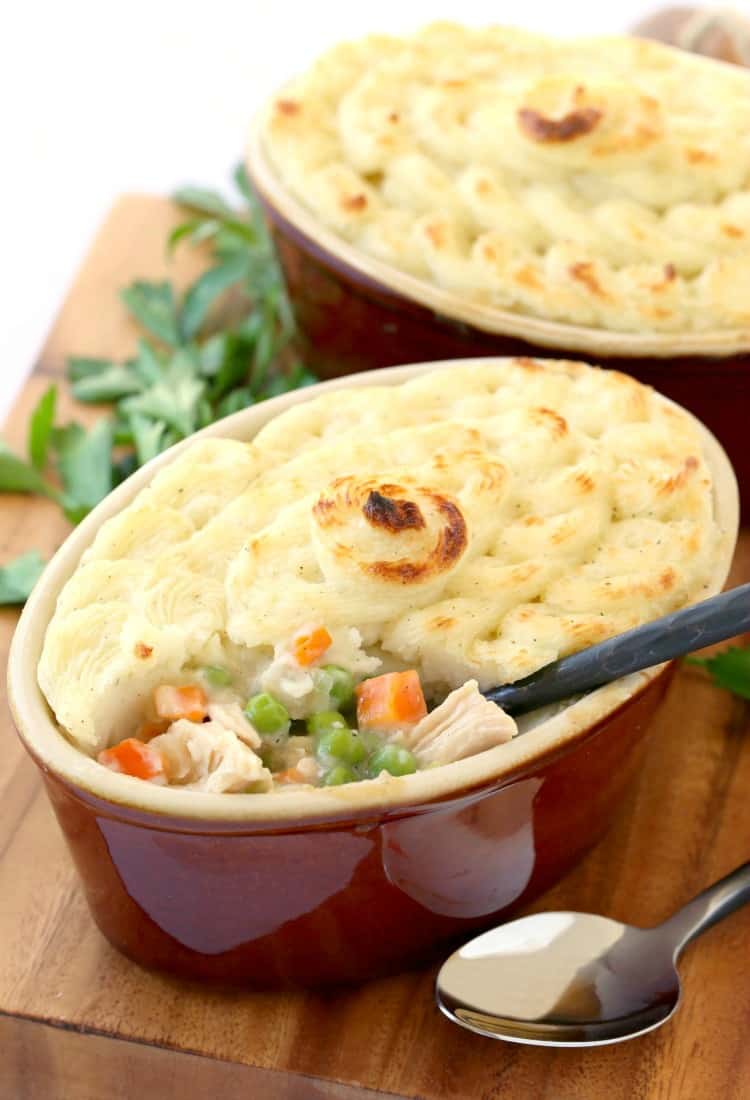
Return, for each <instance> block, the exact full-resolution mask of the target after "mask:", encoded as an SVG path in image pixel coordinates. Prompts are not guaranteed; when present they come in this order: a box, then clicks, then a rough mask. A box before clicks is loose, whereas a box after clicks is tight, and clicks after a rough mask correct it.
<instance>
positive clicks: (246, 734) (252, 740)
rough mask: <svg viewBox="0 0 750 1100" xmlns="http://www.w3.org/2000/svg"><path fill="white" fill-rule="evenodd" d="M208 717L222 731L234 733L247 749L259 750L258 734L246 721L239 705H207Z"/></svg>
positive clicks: (259, 740)
mask: <svg viewBox="0 0 750 1100" xmlns="http://www.w3.org/2000/svg"><path fill="white" fill-rule="evenodd" d="M208 717H209V718H210V719H211V721H212V722H218V724H219V725H220V726H223V727H224V729H227V730H231V731H232V733H235V734H236V735H237V736H238V737H239V739H240V741H243V742H244V743H245V744H246V745H247V746H248V748H251V749H255V750H257V749H259V748H260V746H261V739H260V734H259V733H258V732H257V730H256V729H255V727H254V726H253V724H252V723H251V722H250V721H249V720H248V718H247V716H246V714H245V712H244V711H243V709H242V707H241V706H240V704H239V703H209V704H208Z"/></svg>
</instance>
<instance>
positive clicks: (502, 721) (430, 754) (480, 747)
mask: <svg viewBox="0 0 750 1100" xmlns="http://www.w3.org/2000/svg"><path fill="white" fill-rule="evenodd" d="M517 731H518V727H517V726H516V723H515V722H514V721H513V719H512V718H511V717H510V715H508V714H506V713H505V711H504V710H502V709H501V708H500V707H499V706H497V704H496V703H491V702H490V701H489V699H485V697H484V696H483V695H482V694H481V693H480V691H479V685H478V684H477V681H476V680H467V682H466V683H465V684H464V685H463V686H462V687H460V688H456V690H455V691H452V692H451V693H450V695H449V696H448V697H447V699H444V700H443V702H442V703H440V704H439V706H437V707H435V709H434V710H433V711H430V713H429V714H427V715H425V717H424V718H421V719H420V720H419V722H417V723H416V725H415V726H412V728H411V729H410V730H404V731H402V733H401V736H400V738H399V740H400V741H401V743H402V744H403V745H405V746H406V747H407V748H408V749H411V751H412V752H413V753H414V755H415V756H416V758H417V760H418V762H419V765H420V767H423V768H424V767H426V766H427V765H429V764H450V763H451V762H452V761H454V760H463V758H464V757H466V756H473V755H474V753H477V752H484V750H485V749H491V748H494V746H495V745H502V744H503V743H504V742H506V741H510V739H511V738H512V737H513V736H514V735H515V734H516V733H517Z"/></svg>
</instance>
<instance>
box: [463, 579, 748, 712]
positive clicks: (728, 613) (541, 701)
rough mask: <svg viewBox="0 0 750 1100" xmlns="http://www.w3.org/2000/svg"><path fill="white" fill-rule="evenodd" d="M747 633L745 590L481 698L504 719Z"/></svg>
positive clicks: (680, 613)
mask: <svg viewBox="0 0 750 1100" xmlns="http://www.w3.org/2000/svg"><path fill="white" fill-rule="evenodd" d="M747 630H750V584H742V585H740V586H739V588H730V589H729V591H728V592H722V593H720V595H718V596H712V597H711V598H710V599H709V600H703V601H702V602H701V603H696V604H693V606H692V607H685V608H683V609H682V610H681V611H675V612H673V613H672V614H671V615H664V616H663V618H661V619H654V621H653V622H650V623H645V624H644V625H643V626H637V627H635V629H634V630H628V631H626V633H625V634H618V635H617V636H616V637H614V638H609V639H608V640H607V641H606V642H600V643H599V645H595V646H591V647H590V648H589V649H582V650H581V652H580V653H574V654H573V655H572V656H570V657H563V658H562V659H561V660H559V661H554V662H553V663H552V664H551V665H546V666H545V667H544V668H540V669H539V671H538V672H534V673H532V675H531V676H526V677H525V678H524V679H523V680H516V682H515V683H514V684H504V685H503V686H502V687H497V688H490V690H489V691H485V692H484V694H485V695H486V696H487V698H488V699H491V700H492V701H493V703H497V704H498V706H501V707H502V708H503V710H505V711H507V712H508V714H523V713H524V712H525V711H528V710H534V709H535V708H536V707H543V706H545V705H546V704H547V703H557V702H559V701H560V700H561V699H567V698H568V696H570V695H580V694H581V693H582V692H585V691H592V690H593V688H597V687H601V685H602V684H608V683H610V682H611V681H612V680H617V679H619V678H620V676H627V675H628V673H630V672H638V671H639V670H640V669H642V668H651V667H652V666H653V665H659V664H661V662H662V661H670V660H671V659H672V658H673V657H682V656H684V654H686V653H692V651H693V650H694V649H702V648H703V646H707V645H713V644H714V643H715V642H723V641H726V639H727V638H734V637H735V635H737V634H743V633H744V632H745V631H747Z"/></svg>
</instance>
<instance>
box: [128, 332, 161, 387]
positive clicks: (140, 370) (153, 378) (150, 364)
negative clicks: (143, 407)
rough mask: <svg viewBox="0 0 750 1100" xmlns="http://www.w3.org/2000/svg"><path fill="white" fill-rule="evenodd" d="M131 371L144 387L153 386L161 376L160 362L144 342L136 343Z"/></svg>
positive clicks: (149, 346)
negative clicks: (135, 353) (136, 351)
mask: <svg viewBox="0 0 750 1100" xmlns="http://www.w3.org/2000/svg"><path fill="white" fill-rule="evenodd" d="M133 371H134V373H135V374H136V375H137V376H138V377H139V378H140V380H141V382H142V383H143V385H144V386H153V384H154V382H158V381H159V379H160V378H161V376H162V361H161V359H160V358H159V356H158V355H157V353H156V352H155V351H154V349H153V348H152V347H151V345H150V344H149V343H148V342H147V341H146V340H139V341H138V354H137V355H136V357H135V359H134V360H133Z"/></svg>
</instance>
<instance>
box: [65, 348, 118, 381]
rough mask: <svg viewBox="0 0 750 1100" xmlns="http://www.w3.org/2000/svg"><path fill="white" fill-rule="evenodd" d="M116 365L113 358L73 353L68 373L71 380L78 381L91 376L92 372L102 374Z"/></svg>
mask: <svg viewBox="0 0 750 1100" xmlns="http://www.w3.org/2000/svg"><path fill="white" fill-rule="evenodd" d="M114 366H115V362H114V360H113V359H91V358H86V357H84V356H80V355H79V356H76V355H73V356H71V357H70V358H69V359H68V370H67V374H68V378H69V379H70V381H71V382H78V381H79V380H80V379H81V378H89V377H90V376H91V375H92V374H100V373H101V372H102V371H103V370H107V369H108V368H109V367H114Z"/></svg>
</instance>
